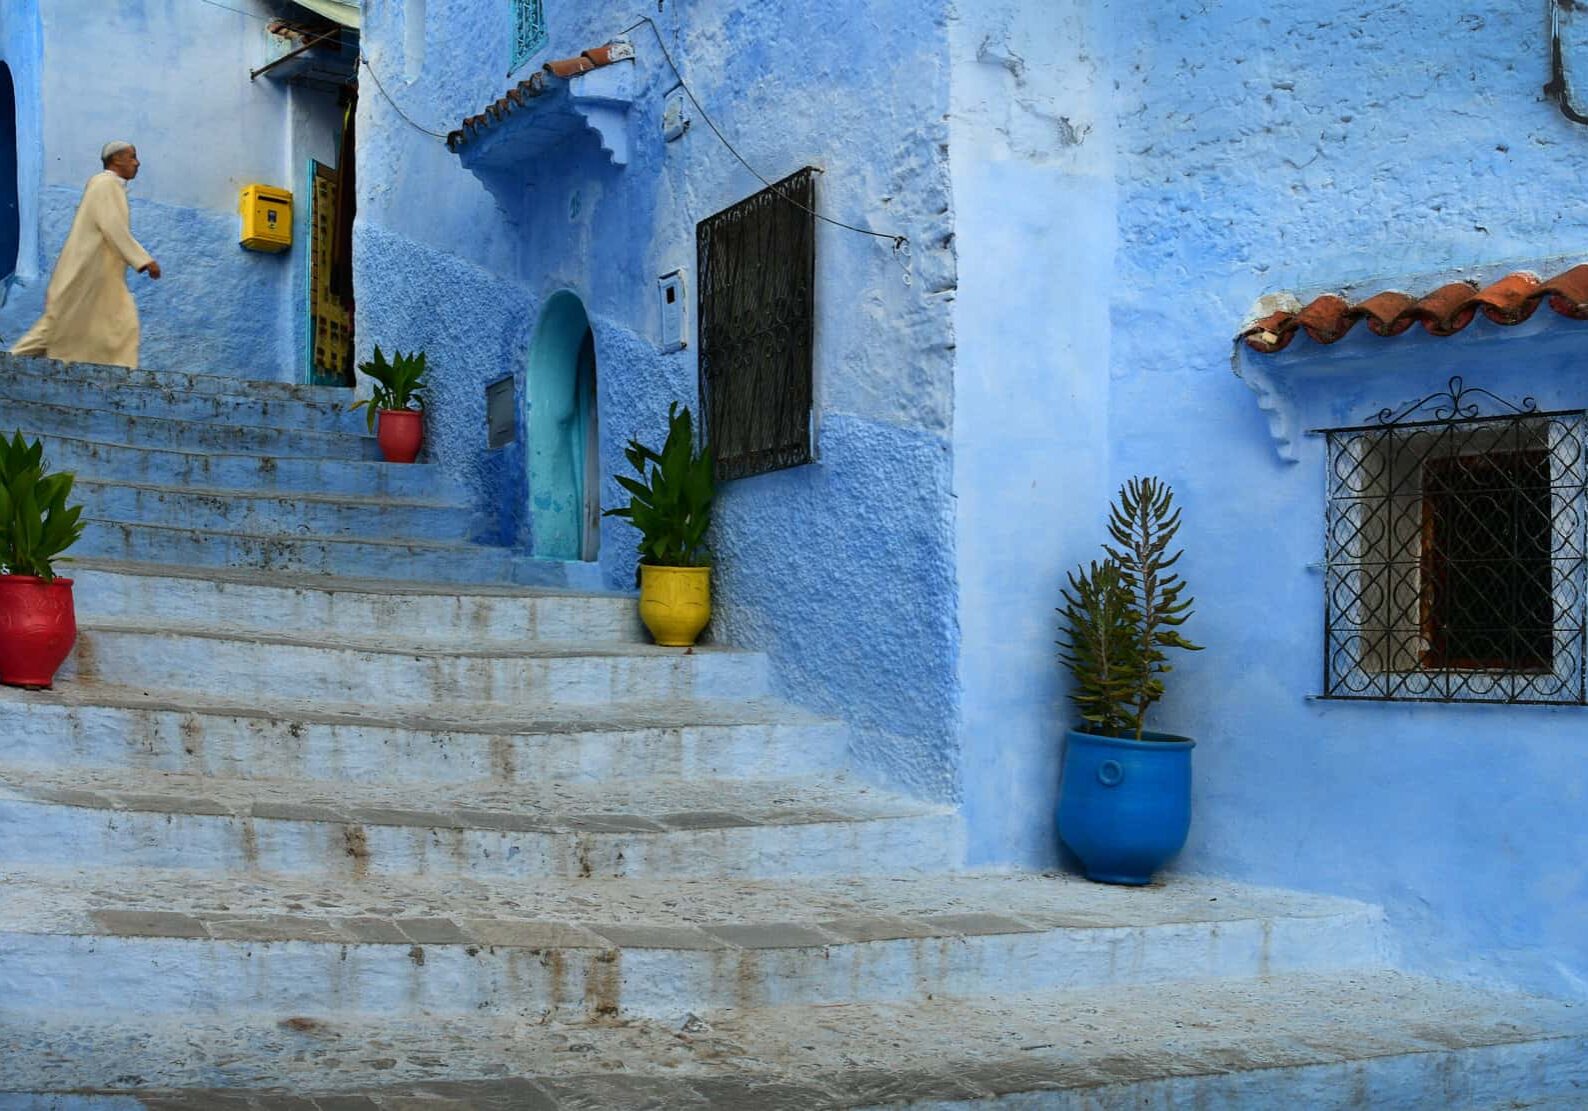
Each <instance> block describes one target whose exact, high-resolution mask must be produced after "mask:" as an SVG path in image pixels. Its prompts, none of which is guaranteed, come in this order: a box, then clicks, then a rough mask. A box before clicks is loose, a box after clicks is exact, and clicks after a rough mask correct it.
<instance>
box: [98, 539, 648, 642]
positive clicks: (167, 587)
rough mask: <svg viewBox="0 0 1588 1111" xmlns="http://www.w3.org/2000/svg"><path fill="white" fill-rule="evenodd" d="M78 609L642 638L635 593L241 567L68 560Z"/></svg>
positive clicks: (239, 625)
mask: <svg viewBox="0 0 1588 1111" xmlns="http://www.w3.org/2000/svg"><path fill="white" fill-rule="evenodd" d="M67 573H69V574H70V575H71V576H72V578H73V579H75V580H76V586H75V588H74V590H75V593H76V597H77V602H78V608H79V610H80V611H81V612H83V613H84V614H89V615H92V616H94V617H99V618H117V619H123V620H128V619H134V618H137V619H142V620H144V621H148V622H154V623H156V624H161V625H170V624H174V623H176V622H191V623H193V624H197V625H219V626H223V627H225V628H228V629H238V630H249V631H255V632H276V633H279V632H284V631H289V630H290V631H293V632H298V633H315V632H320V633H336V634H338V635H340V636H344V637H367V636H369V635H371V634H372V633H379V632H382V631H384V630H394V631H402V632H409V631H412V630H422V631H423V633H424V636H425V638H426V639H427V640H429V641H431V642H436V643H442V642H448V641H457V642H460V643H464V644H467V645H475V646H477V645H480V644H489V643H493V642H512V643H515V644H521V643H523V642H525V641H579V642H585V643H590V642H601V641H609V640H611V641H620V642H624V643H636V644H643V643H648V642H649V640H650V637H649V636H648V635H647V634H646V633H645V631H644V629H643V627H642V626H641V625H640V621H639V615H638V612H637V608H636V603H635V599H634V598H633V597H631V596H627V595H618V594H609V593H603V594H592V593H577V592H573V591H568V590H555V589H551V588H539V589H537V588H534V587H520V586H513V585H510V584H496V585H490V584H470V585H466V586H459V585H450V584H449V585H438V584H435V583H424V582H411V581H406V580H402V579H372V578H367V577H366V578H326V577H320V576H316V577H313V578H306V577H303V576H282V575H277V574H271V573H268V572H258V571H249V570H247V569H245V568H229V567H213V568H205V567H188V566H182V565H160V564H146V563H117V562H115V561H111V560H95V559H75V560H73V561H72V563H71V565H70V570H69V571H68V572H67Z"/></svg>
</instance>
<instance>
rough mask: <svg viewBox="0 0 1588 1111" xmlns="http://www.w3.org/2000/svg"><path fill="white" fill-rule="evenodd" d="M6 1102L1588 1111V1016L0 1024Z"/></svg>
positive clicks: (1241, 1000) (1100, 1005) (1086, 1014)
mask: <svg viewBox="0 0 1588 1111" xmlns="http://www.w3.org/2000/svg"><path fill="white" fill-rule="evenodd" d="M0 1089H7V1090H11V1091H14V1092H36V1093H40V1096H39V1102H36V1103H29V1102H22V1103H16V1104H12V1105H10V1106H14V1107H23V1108H27V1109H29V1111H33V1109H35V1108H38V1109H41V1111H42V1109H44V1108H55V1107H72V1108H76V1107H84V1108H93V1109H96V1111H98V1109H101V1108H102V1109H105V1111H111V1109H112V1108H114V1109H115V1111H126V1109H127V1108H129V1106H133V1107H135V1106H137V1104H132V1103H131V1102H130V1098H129V1097H138V1096H145V1097H147V1098H149V1100H150V1103H149V1104H148V1106H149V1107H158V1108H159V1109H160V1111H220V1109H222V1108H230V1107H243V1106H247V1107H256V1108H259V1109H260V1111H267V1109H268V1111H287V1109H288V1108H305V1107H307V1106H308V1105H307V1104H306V1103H303V1102H301V1101H302V1100H304V1099H305V1098H306V1097H307V1096H308V1095H309V1094H311V1093H313V1094H317V1095H319V1096H321V1100H320V1102H319V1103H318V1106H319V1107H321V1108H327V1109H336V1111H341V1109H344V1108H346V1109H349V1111H352V1109H354V1108H357V1109H360V1111H373V1109H374V1108H383V1109H390V1111H418V1109H421V1108H422V1109H425V1111H485V1109H488V1108H502V1109H508V1108H511V1109H513V1111H641V1109H647V1111H839V1109H858V1108H879V1109H880V1108H891V1107H900V1106H904V1105H908V1106H909V1107H910V1108H913V1109H914V1111H958V1109H965V1111H972V1109H974V1111H993V1109H1000V1111H1001V1109H1008V1111H1016V1109H1018V1111H1036V1109H1038V1108H1040V1109H1042V1111H1189V1109H1198V1111H1200V1109H1207V1111H1275V1109H1276V1108H1294V1109H1296V1111H1363V1109H1370V1111H1501V1109H1506V1111H1515V1109H1518V1108H1532V1109H1535V1111H1540V1109H1548V1111H1580V1109H1581V1108H1582V1107H1583V1106H1584V1105H1585V1096H1588V1009H1585V1008H1583V1007H1580V1006H1578V1007H1573V1006H1572V1005H1570V1004H1567V1003H1560V1002H1555V1001H1552V1000H1546V999H1536V998H1530V997H1527V996H1519V995H1508V994H1504V993H1500V992H1492V991H1483V990H1479V989H1475V988H1469V987H1462V986H1458V985H1452V984H1444V983H1439V982H1436V981H1432V980H1428V979H1424V978H1420V977H1416V976H1408V975H1404V974H1401V973H1395V972H1387V971H1378V972H1368V973H1310V974H1293V975H1285V976H1273V977H1267V978H1263V979H1259V980H1234V981H1221V982H1210V983H1192V984H1177V985H1175V987H1174V988H1173V990H1165V989H1164V988H1163V987H1161V986H1159V985H1152V984H1149V985H1142V986H1135V987H1131V986H1121V987H1107V988H1094V989H1088V990H1074V991H1052V992H1035V993H1033V992H1022V993H1006V994H1003V995H1002V996H1000V998H998V999H996V1000H987V999H973V1000H933V1001H931V1002H917V1003H878V1004H861V1005H850V1006H806V1007H776V1008H746V1009H741V1010H735V1011H730V1012H724V1013H719V1014H712V1015H709V1016H707V1020H705V1021H700V1020H697V1021H694V1022H690V1023H687V1024H684V1023H680V1022H679V1021H677V1020H676V1019H675V1020H672V1021H665V1022H664V1021H643V1020H628V1021H623V1022H605V1023H599V1024H585V1023H563V1022H556V1021H551V1022H547V1021H541V1020H528V1021H525V1020H516V1021H515V1020H507V1019H495V1020H492V1019H488V1018H480V1017H474V1018H455V1017H449V1016H441V1015H437V1016H428V1017H425V1018H423V1019H419V1018H405V1017H402V1016H386V1017H383V1018H379V1019H370V1018H367V1017H360V1016H356V1015H341V1014H330V1013H323V1012H312V1013H308V1014H304V1013H293V1014H278V1015H268V1016H247V1017H243V1016H230V1017H227V1018H223V1019H214V1020H209V1021H205V1022H202V1023H196V1022H192V1021H178V1020H169V1021H161V1020H159V1019H147V1020H141V1021H127V1020H126V1019H119V1020H118V1019H111V1018H106V1017H105V1016H102V1015H94V1014H90V1013H87V1012H78V1013H68V1014H64V1015H56V1016H51V1017H48V1018H43V1019H35V1018H33V1017H31V1016H25V1017H20V1018H11V1019H6V1018H4V1017H0ZM250 1091H252V1092H254V1093H257V1098H258V1100H259V1102H258V1103H246V1102H240V1101H244V1100H246V1099H247V1097H248V1093H249V1092H250ZM50 1093H62V1094H64V1093H71V1095H69V1096H67V1097H66V1098H67V1099H70V1100H82V1101H91V1102H82V1103H77V1102H72V1103H64V1102H63V1103H60V1104H55V1103H46V1102H43V1101H44V1100H46V1099H48V1098H49V1094H50ZM117 1099H120V1100H122V1101H123V1102H120V1103H116V1102H114V1101H115V1100H117ZM294 1100H298V1101H300V1102H293V1101H294ZM339 1100H340V1102H339ZM101 1101H102V1102H101ZM156 1101H157V1102H156Z"/></svg>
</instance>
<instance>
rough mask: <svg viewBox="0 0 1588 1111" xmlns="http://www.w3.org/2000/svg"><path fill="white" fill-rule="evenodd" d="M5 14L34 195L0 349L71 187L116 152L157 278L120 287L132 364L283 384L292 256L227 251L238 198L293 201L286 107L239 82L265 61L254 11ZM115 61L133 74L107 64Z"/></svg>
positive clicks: (208, 8) (46, 267)
mask: <svg viewBox="0 0 1588 1111" xmlns="http://www.w3.org/2000/svg"><path fill="white" fill-rule="evenodd" d="M5 7H6V11H7V14H6V16H5V20H6V24H5V26H6V28H7V30H6V35H7V41H8V42H12V41H15V42H16V44H17V45H16V46H14V47H8V49H16V50H18V52H19V54H20V55H21V59H20V61H21V65H22V69H21V70H19V71H18V73H17V79H18V88H19V92H22V91H23V90H24V89H28V88H31V90H32V92H33V98H34V107H33V111H34V112H35V113H36V114H37V115H36V119H35V120H34V122H33V123H32V124H30V125H29V126H31V127H33V128H34V130H32V131H31V132H30V133H29V136H28V137H29V139H31V142H29V143H28V145H27V149H29V150H31V151H32V152H33V153H34V154H35V156H36V157H38V159H39V160H38V161H37V162H35V163H34V164H33V165H32V166H31V167H27V170H28V173H29V175H30V176H32V175H37V177H36V178H34V180H36V181H37V183H38V192H37V194H36V201H35V204H34V208H33V209H32V211H31V212H28V211H24V214H23V224H24V242H23V250H24V254H25V255H27V254H29V252H30V251H31V254H32V262H31V270H30V269H28V268H24V269H23V271H22V277H23V282H22V284H21V285H20V286H19V288H17V289H16V290H14V291H13V296H12V297H11V298H10V300H9V301H8V303H7V304H6V306H5V307H4V308H3V309H0V335H5V336H7V337H11V338H15V336H16V335H18V334H20V333H21V332H22V331H23V330H25V329H26V328H27V327H28V325H29V324H31V323H32V321H33V319H34V318H36V317H37V316H38V314H39V313H40V312H41V311H42V307H43V298H44V286H45V284H46V282H47V280H48V277H49V273H50V270H51V268H52V267H53V266H54V261H55V258H56V255H57V254H58V253H59V251H60V247H61V244H62V243H63V242H64V240H65V237H66V232H67V230H68V229H69V227H70V225H71V219H72V214H73V212H74V211H75V210H76V207H77V201H78V199H79V197H80V196H81V193H82V187H83V183H84V182H85V181H87V179H88V178H89V177H90V176H92V175H93V174H94V173H96V172H98V171H99V169H100V165H99V148H100V146H101V145H102V144H103V143H105V142H106V141H107V140H110V139H118V138H124V139H127V140H129V141H132V142H134V143H136V144H137V146H138V153H139V157H140V158H141V160H142V162H143V168H142V170H141V171H140V173H139V176H138V178H137V180H136V181H135V182H134V183H133V185H132V186H131V189H130V191H129V199H130V200H131V203H132V222H133V233H134V235H136V236H137V237H138V238H139V240H140V241H141V242H142V243H143V244H144V246H145V247H147V248H148V249H149V251H150V253H152V254H153V255H154V256H155V258H156V259H158V260H159V261H160V264H161V266H162V268H163V269H164V271H165V277H164V278H163V279H162V280H161V281H159V282H153V281H150V280H149V279H147V278H145V277H143V276H139V275H130V276H129V286H130V288H131V289H132V290H133V294H134V297H135V298H136V299H137V302H138V307H139V312H140V315H141V318H142V325H143V344H142V362H143V364H144V365H145V366H151V367H157V368H171V369H201V370H207V371H211V372H214V373H222V374H227V373H234V374H241V375H247V376H250V377H256V378H266V379H272V378H280V379H291V378H293V377H294V376H295V372H296V368H295V363H294V354H295V352H294V349H293V348H292V347H291V346H290V340H291V338H292V337H291V334H290V333H291V327H290V325H289V324H288V323H287V318H288V316H289V314H290V312H291V305H292V302H291V300H290V298H291V297H292V296H294V295H295V294H296V292H297V290H298V286H299V282H298V279H297V277H296V270H295V266H296V265H297V260H298V259H300V258H301V257H302V253H303V252H302V251H301V250H294V252H292V253H290V254H286V255H279V256H270V255H262V254H253V253H249V252H245V251H243V250H242V249H241V248H239V247H238V246H237V234H238V223H237V215H236V213H237V196H238V192H239V191H240V190H241V188H242V186H243V185H245V184H248V183H249V182H254V181H262V182H267V183H271V184H278V185H288V186H289V187H293V188H297V181H296V175H295V174H292V173H291V169H290V167H289V165H288V161H289V159H288V144H287V130H286V128H287V112H286V103H287V96H288V94H287V92H286V90H285V88H284V87H282V86H280V85H278V84H276V83H274V82H272V81H269V80H260V81H256V82H250V81H249V79H248V71H249V69H250V68H251V67H254V66H258V65H260V64H262V62H263V60H264V57H265V31H264V17H265V16H266V15H268V14H269V13H270V9H269V6H268V5H266V4H263V3H261V2H260V0H238V2H237V3H230V4H228V5H227V7H229V8H234V9H239V11H227V10H224V9H223V8H218V7H215V6H213V5H208V4H201V3H194V2H193V0H141V2H138V3H130V2H129V3H114V4H111V3H105V2H104V0H51V2H50V3H48V4H45V5H41V6H40V5H35V4H32V3H23V4H21V5H19V6H18V5H13V4H10V3H8V4H7V5H6V6H5ZM40 12H42V21H39V22H38V23H37V24H36V26H35V28H34V29H33V30H32V31H29V30H28V27H27V25H28V24H29V22H30V21H34V20H37V16H38V13H40ZM244 13H247V14H244ZM17 36H21V37H20V38H17ZM30 36H31V39H32V41H31V42H29V38H30ZM129 58H130V59H135V61H134V62H132V63H131V64H122V60H125V59H129ZM111 60H114V61H111ZM12 65H13V69H17V67H18V61H17V60H12ZM30 66H31V67H33V72H32V74H31V75H30V76H29V77H25V76H24V74H25V73H26V72H27V70H28V68H29V67H30ZM29 236H32V237H34V238H33V239H32V240H31V242H30V240H29V238H28V237H29Z"/></svg>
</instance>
